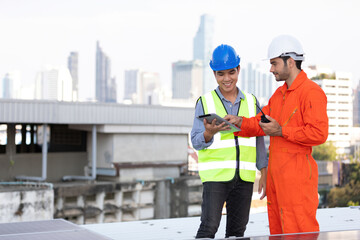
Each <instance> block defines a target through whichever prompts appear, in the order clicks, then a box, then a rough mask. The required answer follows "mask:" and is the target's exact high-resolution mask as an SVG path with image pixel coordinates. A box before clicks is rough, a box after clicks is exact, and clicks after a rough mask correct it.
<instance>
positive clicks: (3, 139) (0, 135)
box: [0, 124, 7, 154]
mask: <svg viewBox="0 0 360 240" xmlns="http://www.w3.org/2000/svg"><path fill="white" fill-rule="evenodd" d="M6 144H7V125H6V124H0V154H1V153H6Z"/></svg>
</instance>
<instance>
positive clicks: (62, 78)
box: [35, 66, 73, 101]
mask: <svg viewBox="0 0 360 240" xmlns="http://www.w3.org/2000/svg"><path fill="white" fill-rule="evenodd" d="M72 86H73V85H72V78H71V75H70V72H69V69H67V68H66V67H51V66H48V67H46V69H45V70H43V71H40V72H38V74H37V76H36V79H35V99H43V100H44V99H46V100H58V101H73V91H72V90H73V88H72Z"/></svg>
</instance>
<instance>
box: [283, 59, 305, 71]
mask: <svg viewBox="0 0 360 240" xmlns="http://www.w3.org/2000/svg"><path fill="white" fill-rule="evenodd" d="M289 58H290V56H284V57H281V59H282V60H283V61H284V65H285V66H287V60H288V59H289ZM301 63H302V61H299V60H297V61H295V64H296V68H297V69H299V70H301Z"/></svg>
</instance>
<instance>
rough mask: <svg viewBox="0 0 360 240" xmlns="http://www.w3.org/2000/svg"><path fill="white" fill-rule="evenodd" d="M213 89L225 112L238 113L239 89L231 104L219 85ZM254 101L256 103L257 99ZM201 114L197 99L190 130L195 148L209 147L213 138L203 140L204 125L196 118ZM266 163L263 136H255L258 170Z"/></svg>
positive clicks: (240, 95) (199, 102) (265, 165)
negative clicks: (206, 140) (207, 140)
mask: <svg viewBox="0 0 360 240" xmlns="http://www.w3.org/2000/svg"><path fill="white" fill-rule="evenodd" d="M238 90H239V89H238ZM215 91H216V93H217V94H218V95H219V97H220V99H221V101H222V103H223V104H224V106H225V109H226V111H227V113H228V114H230V115H235V116H236V115H237V114H238V109H239V107H240V101H241V99H245V96H244V94H243V93H242V92H241V91H240V90H239V91H238V92H239V93H238V95H237V97H236V100H235V102H234V104H233V103H232V102H230V101H229V100H227V99H226V98H225V97H224V96H223V95H222V94H221V92H220V89H219V87H217V88H216V89H215ZM256 103H257V104H258V102H257V100H256ZM258 112H259V110H258V109H257V113H258ZM203 114H204V110H203V107H202V103H201V101H198V102H197V104H196V107H195V117H194V124H193V128H192V130H191V142H192V145H193V147H194V148H195V149H196V150H202V149H205V148H207V147H209V146H210V145H211V144H212V143H213V141H214V138H212V139H211V140H210V141H209V142H208V143H206V142H205V138H204V131H205V126H204V123H203V121H202V120H200V119H198V118H197V117H198V116H200V115H203ZM267 165H268V160H267V157H266V149H265V143H264V137H256V168H257V169H258V170H260V169H262V168H264V167H267Z"/></svg>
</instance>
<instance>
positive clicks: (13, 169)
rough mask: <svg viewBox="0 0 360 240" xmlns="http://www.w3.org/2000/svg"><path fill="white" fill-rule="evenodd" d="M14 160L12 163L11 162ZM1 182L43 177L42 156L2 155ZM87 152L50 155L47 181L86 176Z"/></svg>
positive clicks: (39, 154) (0, 162)
mask: <svg viewBox="0 0 360 240" xmlns="http://www.w3.org/2000/svg"><path fill="white" fill-rule="evenodd" d="M11 160H12V161H11ZM0 165H1V168H0V181H12V180H14V178H15V177H16V176H19V175H22V176H24V175H25V176H38V177H41V169H42V154H41V153H21V154H13V155H12V156H11V157H10V156H9V155H7V154H0ZM86 165H87V153H86V152H81V153H77V152H72V153H48V161H47V179H46V181H60V180H61V178H62V177H63V176H65V175H84V166H86Z"/></svg>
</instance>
